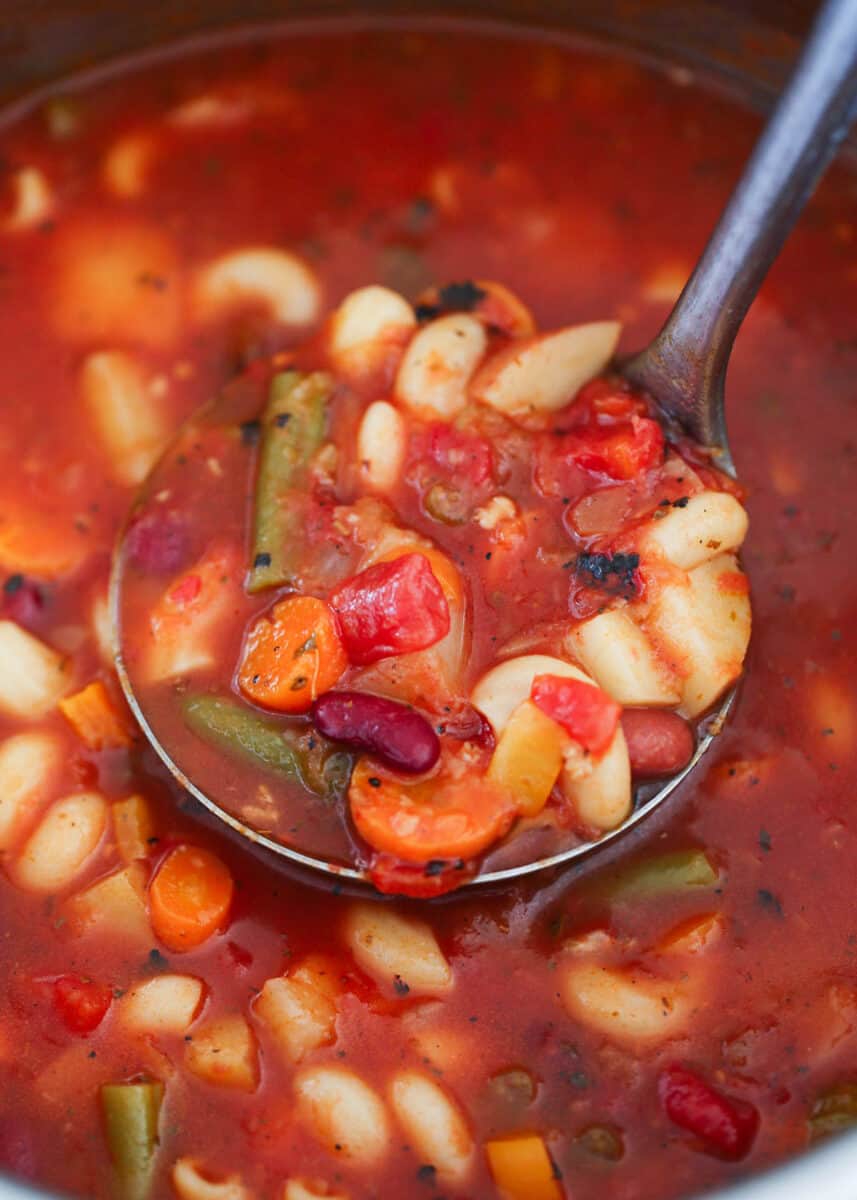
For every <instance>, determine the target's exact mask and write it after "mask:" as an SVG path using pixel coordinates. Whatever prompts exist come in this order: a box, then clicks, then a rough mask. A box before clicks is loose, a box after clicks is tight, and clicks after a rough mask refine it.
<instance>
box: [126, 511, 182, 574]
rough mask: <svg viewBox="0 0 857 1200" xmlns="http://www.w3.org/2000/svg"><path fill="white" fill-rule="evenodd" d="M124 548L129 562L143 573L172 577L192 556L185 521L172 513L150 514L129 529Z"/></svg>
mask: <svg viewBox="0 0 857 1200" xmlns="http://www.w3.org/2000/svg"><path fill="white" fill-rule="evenodd" d="M125 546H126V550H127V553H128V557H129V559H130V561H131V562H132V563H133V564H134V566H135V567H138V568H139V569H140V570H142V571H152V572H153V573H155V574H163V575H166V574H170V573H172V572H173V571H177V570H178V569H179V567H181V566H182V565H183V564H184V563H185V562H186V561H187V559H188V557H189V554H190V537H189V534H188V529H187V525H186V523H185V521H184V518H183V517H182V516H181V515H180V514H179V513H177V512H173V511H171V510H170V509H165V510H156V511H153V512H147V513H145V514H144V515H143V516H141V517H139V518H138V519H137V520H135V521H134V522H133V524H132V525H131V526H130V527H129V529H128V533H127V535H126V539H125Z"/></svg>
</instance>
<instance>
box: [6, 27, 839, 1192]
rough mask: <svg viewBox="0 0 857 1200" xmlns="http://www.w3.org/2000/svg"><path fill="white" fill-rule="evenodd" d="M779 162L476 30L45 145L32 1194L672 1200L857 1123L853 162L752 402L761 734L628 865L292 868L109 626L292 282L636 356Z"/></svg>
mask: <svg viewBox="0 0 857 1200" xmlns="http://www.w3.org/2000/svg"><path fill="white" fill-rule="evenodd" d="M756 131H757V122H756V119H755V118H752V117H749V116H747V115H746V114H745V113H744V112H743V111H742V110H741V109H740V108H738V107H736V106H735V105H734V104H732V103H731V102H729V101H727V100H726V99H723V98H720V97H718V96H716V95H712V93H711V92H710V91H706V90H704V89H703V88H701V87H697V86H696V85H695V83H694V81H693V80H691V79H689V78H688V77H687V75H686V74H685V73H683V72H677V73H675V72H674V73H670V72H667V73H663V74H662V73H659V72H657V71H655V70H653V69H649V68H646V67H642V66H639V65H635V64H632V63H629V62H627V61H621V60H617V59H614V58H610V57H602V56H599V55H596V54H594V53H589V52H587V53H584V52H582V51H580V50H577V49H574V48H568V47H565V46H561V45H553V44H547V43H543V42H539V41H522V40H514V39H511V38H506V37H500V36H497V35H495V34H491V35H490V36H489V35H485V34H479V33H476V32H474V31H467V30H461V29H455V28H454V27H450V28H448V29H443V30H440V29H439V30H437V31H435V32H431V31H426V30H422V31H418V30H414V31H404V30H402V29H388V30H377V31H365V32H360V33H357V32H354V31H349V32H339V33H336V32H328V33H321V32H319V33H315V34H301V35H300V36H292V37H283V38H282V39H278V38H265V39H264V40H258V41H255V42H248V43H241V42H237V41H236V42H232V43H228V44H225V45H223V46H220V47H218V48H216V49H212V50H210V51H208V52H197V53H196V54H195V55H194V56H192V57H189V56H185V57H178V58H172V59H162V60H161V61H160V62H155V63H152V64H149V65H147V66H145V67H144V68H142V69H140V70H135V71H129V72H127V73H123V74H118V75H116V76H114V77H113V78H111V79H107V80H104V81H103V82H101V83H98V84H97V85H93V86H90V87H87V88H85V89H83V90H79V91H70V92H67V93H63V94H62V95H60V94H57V95H56V96H55V97H54V98H52V99H49V100H47V101H45V102H42V103H40V104H38V105H37V106H35V107H34V108H33V109H32V111H30V112H29V113H28V114H26V115H24V116H23V117H22V118H20V119H18V120H17V121H16V122H15V123H14V124H8V125H7V126H6V127H5V129H4V131H3V133H2V142H1V143H0V144H2V164H3V166H2V170H3V175H2V188H3V190H2V208H0V268H2V270H0V327H2V329H3V330H4V333H5V335H6V336H5V337H4V371H3V384H2V390H0V397H2V417H3V419H2V427H0V462H2V470H1V471H0V567H2V571H3V598H2V603H3V613H2V620H0V733H2V742H0V853H2V856H3V868H4V870H3V877H2V880H0V905H2V922H3V931H4V942H3V946H4V949H3V953H2V956H0V989H2V992H0V994H2V996H3V1003H2V1007H0V1075H2V1079H3V1085H4V1086H3V1100H2V1101H0V1163H2V1164H3V1165H4V1166H5V1167H7V1168H8V1169H9V1170H10V1171H12V1172H14V1173H16V1174H18V1175H22V1176H25V1177H27V1178H29V1179H31V1180H35V1181H37V1182H38V1183H40V1184H43V1185H45V1186H47V1187H54V1188H57V1189H63V1190H66V1191H70V1192H72V1193H76V1194H80V1195H92V1196H99V1197H101V1196H104V1197H109V1196H128V1197H133V1198H134V1200H138V1198H139V1200H143V1198H145V1197H146V1196H153V1197H157V1196H170V1195H179V1196H180V1197H183V1198H193V1197H200V1198H202V1197H205V1196H218V1197H219V1196H222V1197H229V1198H230V1200H231V1198H236V1200H237V1198H241V1197H260V1198H261V1197H277V1198H279V1197H283V1198H284V1200H307V1197H310V1198H311V1197H317V1196H329V1197H350V1198H352V1200H358V1198H361V1197H372V1196H408V1197H410V1196H414V1197H419V1196H423V1195H425V1196H427V1197H437V1196H446V1197H453V1196H469V1197H477V1196H478V1197H482V1196H485V1197H493V1196H510V1197H513V1198H516V1197H521V1198H522V1200H523V1198H524V1197H528V1198H530V1197H538V1198H541V1197H544V1198H549V1200H559V1198H561V1197H573V1198H574V1200H587V1198H588V1197H593V1198H594V1197H596V1196H597V1197H599V1198H600V1197H608V1198H616V1200H619V1198H624V1200H631V1198H634V1200H656V1198H657V1200H666V1198H669V1197H681V1196H690V1195H692V1194H694V1193H695V1192H697V1191H700V1190H702V1189H703V1188H705V1187H708V1186H711V1185H713V1184H715V1183H717V1182H719V1181H724V1180H728V1179H731V1178H733V1177H735V1176H736V1175H739V1174H743V1173H746V1172H748V1171H750V1170H752V1169H757V1168H759V1167H762V1166H764V1165H766V1164H769V1163H771V1162H774V1161H776V1160H778V1159H780V1158H782V1157H784V1156H786V1155H788V1154H793V1153H796V1152H798V1151H799V1150H801V1149H803V1148H804V1147H805V1146H807V1145H808V1144H809V1142H810V1141H811V1140H813V1139H814V1138H816V1137H818V1136H821V1135H823V1134H825V1133H829V1132H831V1131H832V1130H834V1129H836V1128H840V1127H842V1126H844V1125H846V1124H848V1123H849V1122H850V1121H851V1120H852V1119H857V1053H855V1049H854V1045H855V1042H854V1029H855V1024H857V967H855V959H854V939H855V936H857V930H855V929H854V928H853V922H852V913H853V904H852V903H851V901H850V887H851V883H852V880H853V878H854V873H855V868H857V845H855V830H854V821H853V819H852V817H851V813H850V801H851V796H850V791H851V789H850V787H849V779H850V778H851V777H852V774H853V766H854V762H853V760H854V738H855V735H857V713H855V708H854V705H855V694H854V685H853V680H852V673H853V649H852V648H850V646H849V637H850V630H851V626H852V623H853V617H854V613H855V607H857V580H855V576H854V572H853V567H852V564H851V561H850V550H849V548H850V547H851V546H852V545H853V543H854V537H855V524H857V516H855V514H854V513H853V511H851V509H850V508H849V507H848V506H847V505H846V504H845V503H844V502H843V497H844V496H846V495H848V489H849V488H850V487H851V486H853V484H852V480H853V473H854V456H855V447H857V417H855V409H854V384H853V378H854V368H855V359H857V341H855V337H854V328H853V318H852V313H853V310H854V299H855V296H854V293H855V288H857V266H855V261H857V260H855V250H854V246H855V241H854V239H855V227H854V225H853V224H852V219H853V209H854V184H853V182H852V180H851V178H850V176H848V175H847V174H845V173H844V172H841V173H839V174H837V173H835V172H834V173H833V174H832V175H831V177H830V179H829V180H828V181H827V183H826V184H825V185H824V187H823V189H822V191H821V193H820V194H819V197H818V198H817V199H816V200H815V201H814V203H813V205H812V206H811V208H810V210H809V212H808V214H807V217H806V219H805V220H804V222H803V223H802V226H801V228H800V229H799V230H798V231H797V232H796V234H795V235H794V237H793V239H792V241H791V243H790V245H789V247H788V249H787V250H786V252H785V253H784V255H783V258H782V260H781V262H780V263H779V264H778V265H777V267H776V268H775V270H774V272H773V273H772V276H771V278H770V280H769V282H768V283H767V284H766V287H765V289H764V291H763V294H762V296H761V297H760V299H759V301H758V302H757V304H756V305H755V307H754V309H753V312H752V313H751V315H750V317H749V319H748V322H747V325H746V328H745V329H744V331H743V332H742V335H741V337H740V339H739V344H738V346H737V348H736V353H735V361H734V365H733V367H732V370H731V374H730V395H729V402H730V429H731V431H732V439H733V448H734V451H735V457H736V460H737V464H738V470H739V474H740V476H741V478H742V481H743V482H744V483H745V484H746V486H747V498H746V504H747V507H748V510H749V512H750V517H751V530H752V532H751V536H750V539H749V540H748V542H747V545H746V547H745V550H744V565H745V567H746V568H747V570H748V573H749V576H750V581H751V586H752V591H753V600H754V639H753V643H752V645H751V649H750V654H749V657H748V663H747V677H746V680H745V682H744V684H743V687H742V692H741V695H740V697H739V703H738V706H737V709H736V713H735V717H734V720H733V721H732V722H731V724H730V725H729V726H728V728H727V729H726V731H725V732H724V733H723V734H722V735H721V736H720V737H719V738H718V740H717V743H716V745H715V748H714V749H713V750H712V751H711V752H710V753H709V754H708V755H707V756H706V758H705V760H704V763H703V765H702V766H701V767H700V769H699V772H698V773H696V774H694V776H693V778H692V780H691V781H689V783H688V784H687V785H684V786H683V788H682V789H681V790H680V791H679V792H678V793H677V796H676V798H675V799H674V800H673V801H671V802H670V805H669V808H668V811H667V812H663V813H661V814H660V815H659V816H658V817H657V818H655V819H653V820H652V821H651V822H650V823H648V824H647V825H646V826H645V828H644V829H642V830H641V831H640V832H639V833H638V834H637V835H634V836H633V837H632V838H629V839H628V841H627V842H626V843H625V844H624V846H623V847H622V849H621V853H618V852H615V851H613V852H611V854H610V856H609V861H606V862H605V861H604V860H599V861H600V862H601V864H602V865H601V866H600V867H599V869H598V870H597V872H596V871H595V870H594V869H591V868H590V869H587V870H586V871H584V872H576V873H574V874H571V873H566V874H565V875H558V876H554V877H545V878H542V879H540V880H538V881H537V882H532V881H531V882H528V883H526V884H521V885H519V886H517V887H514V888H508V889H505V890H502V891H501V890H498V891H496V892H479V891H473V892H468V893H467V894H464V895H459V896H455V897H452V898H449V899H447V900H445V901H443V902H436V903H431V904H426V903H423V904H420V903H416V902H411V903H408V902H404V901H396V902H390V901H381V900H377V899H373V898H372V897H371V896H369V895H367V894H365V893H359V894H350V893H349V892H348V890H347V889H344V888H342V887H337V886H332V885H325V884H324V883H323V882H321V881H320V880H318V879H316V878H298V877H297V876H295V875H291V874H288V873H287V872H285V871H284V870H283V869H281V868H280V867H278V866H274V865H272V864H271V863H270V862H269V861H268V860H266V859H264V858H261V857H259V856H256V855H254V854H253V853H252V852H251V851H250V850H249V849H248V848H247V847H246V846H244V845H236V844H234V843H232V842H231V841H230V840H229V838H228V836H227V835H226V833H225V832H224V831H223V830H222V829H221V828H219V827H216V826H214V825H213V824H212V823H211V821H210V820H209V819H207V818H206V817H205V816H204V815H203V814H201V813H200V811H199V810H198V809H197V807H196V805H195V804H193V803H192V802H191V801H190V800H189V799H188V798H187V797H184V796H183V795H182V794H181V793H180V792H179V791H178V789H177V788H176V786H175V785H174V784H173V783H172V781H171V780H170V779H169V777H168V776H167V775H166V773H165V772H164V770H163V769H162V768H161V767H160V765H159V764H158V762H157V760H156V759H155V758H154V756H153V754H152V753H151V751H150V750H148V749H147V747H146V744H145V742H144V741H143V739H142V738H141V737H140V736H139V734H137V733H136V732H135V730H134V727H133V722H132V721H131V718H130V715H129V714H128V713H127V712H126V711H125V710H124V709H123V707H122V703H121V699H120V693H119V690H118V687H117V683H116V679H115V674H114V670H113V660H112V651H111V647H110V641H109V636H108V619H107V579H108V574H109V567H110V555H111V550H112V546H113V541H114V538H115V536H116V534H117V532H118V530H119V528H120V525H121V523H122V521H123V519H124V515H125V513H126V510H127V508H128V506H129V504H130V503H131V501H132V499H133V496H134V494H135V489H136V487H137V485H138V484H139V483H140V481H141V480H142V479H143V477H144V476H145V474H146V472H147V470H148V468H149V466H150V465H151V464H152V462H153V461H154V460H155V458H156V457H157V455H158V454H159V453H160V450H161V449H162V448H163V446H164V445H165V444H166V443H167V442H168V441H169V439H170V437H171V436H172V435H173V433H174V432H175V431H176V430H177V429H178V427H179V425H180V424H181V422H182V421H183V420H184V419H186V418H187V416H188V415H189V414H190V413H191V412H192V411H193V410H194V409H196V408H197V407H198V406H199V405H200V404H201V403H203V402H204V401H207V400H209V399H210V398H211V397H212V396H214V395H215V394H217V393H218V392H220V391H221V389H222V388H223V387H224V385H225V384H226V383H227V382H228V381H229V380H231V379H233V378H234V377H235V376H236V375H237V374H239V373H241V372H246V371H247V370H248V369H249V370H250V371H251V372H252V370H253V369H254V368H253V364H254V363H258V362H260V361H264V360H265V359H266V358H267V357H269V356H270V355H272V354H273V355H276V354H279V353H281V352H283V351H287V350H288V349H289V348H290V347H292V346H294V345H297V344H298V342H299V341H300V340H301V339H302V338H305V337H306V335H307V332H308V328H309V327H310V325H311V323H312V320H311V318H312V314H308V313H307V312H306V311H300V310H295V308H294V307H290V306H289V304H287V303H286V300H285V299H284V296H285V295H286V293H287V292H288V289H287V288H285V289H284V288H281V287H279V286H274V285H270V281H269V284H268V285H266V287H265V288H263V289H260V288H259V286H258V275H257V274H255V273H254V270H253V262H252V261H251V263H250V265H249V266H248V261H247V257H246V255H247V253H248V252H252V254H257V253H264V254H266V255H270V254H271V253H272V252H274V253H275V254H287V256H288V261H289V262H292V261H293V259H292V257H291V256H297V259H298V260H299V261H300V262H302V263H303V264H305V266H306V268H308V270H309V271H310V272H311V273H312V277H313V279H315V280H317V281H318V288H319V297H318V301H319V304H320V305H321V306H323V307H324V308H332V307H334V306H335V305H337V304H338V303H340V302H341V300H342V298H343V297H344V296H345V295H346V294H347V293H349V292H350V291H352V290H353V289H355V288H357V287H360V286H362V285H365V284H367V283H377V284H381V285H383V286H386V287H389V288H392V289H395V290H396V291H398V292H401V293H402V295H404V296H405V297H407V298H408V299H409V300H416V298H417V297H418V296H419V295H420V294H421V293H422V292H423V290H424V289H425V288H426V287H428V286H429V285H431V284H432V283H433V282H434V281H437V280H441V281H443V280H461V279H462V278H465V277H466V278H473V279H499V280H502V281H503V282H504V283H505V284H507V285H508V286H509V287H510V288H512V289H513V290H514V291H515V292H516V293H517V294H519V295H520V296H522V297H524V298H525V299H526V301H527V302H528V304H529V305H530V307H531V308H532V311H533V314H534V317H535V319H536V321H537V323H538V325H539V327H540V328H544V329H553V328H557V327H560V326H563V325H568V324H570V323H575V322H583V321H588V320H591V319H593V318H594V317H600V318H605V319H611V318H615V319H618V320H621V321H622V322H623V324H624V333H623V341H622V348H624V349H632V348H634V347H635V346H638V345H641V344H643V343H644V342H645V341H646V339H647V338H648V337H649V336H651V334H652V333H653V332H654V331H655V329H656V328H657V326H658V324H659V322H660V321H661V320H662V319H663V316H664V315H665V313H666V311H667V310H668V307H669V305H670V303H671V302H672V300H673V299H674V297H675V295H676V293H677V291H678V289H679V288H680V286H681V284H682V282H683V280H684V278H685V277H686V275H687V272H688V270H689V268H690V266H691V264H692V262H693V259H694V257H695V255H696V254H697V253H698V251H699V249H700V247H701V245H702V242H703V240H704V237H705V235H706V233H707V231H708V229H709V228H710V226H711V224H712V222H713V220H714V218H715V216H716V214H717V211H718V209H719V206H720V205H721V204H722V201H723V200H724V198H725V197H726V195H727V193H728V190H729V187H730V185H731V183H732V182H733V180H734V178H735V177H736V175H737V172H738V170H739V169H740V165H741V163H742V162H743V159H744V157H745V156H746V153H747V151H748V149H749V147H750V145H751V143H752V139H753V137H754V135H755V133H756ZM241 255H244V256H245V257H244V258H243V259H242V258H241ZM278 261H281V260H278ZM256 266H258V261H256ZM280 282H281V283H282V278H281V279H280ZM560 499H561V497H560ZM512 584H513V585H514V580H512ZM498 590H500V589H499V588H498ZM498 611H499V612H500V614H501V615H500V616H499V617H497V618H496V619H497V620H503V619H506V618H504V617H503V615H502V612H503V606H502V604H498ZM510 624H511V620H510ZM511 632H514V629H513V630H511Z"/></svg>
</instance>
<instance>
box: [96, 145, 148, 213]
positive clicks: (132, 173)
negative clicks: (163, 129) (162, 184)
mask: <svg viewBox="0 0 857 1200" xmlns="http://www.w3.org/2000/svg"><path fill="white" fill-rule="evenodd" d="M157 153H158V138H157V137H156V136H155V134H154V133H152V132H150V131H149V130H144V129H139V130H135V131H134V132H132V133H126V134H124V135H123V136H122V137H121V138H119V139H118V140H117V141H115V142H114V143H113V145H112V146H111V147H110V149H109V150H108V151H107V154H106V155H105V157H104V162H103V164H102V167H101V177H102V179H103V180H104V184H105V186H106V188H107V190H108V191H110V192H112V193H113V195H114V196H118V197H119V198H120V199H122V200H129V199H133V198H134V197H135V196H140V195H142V193H143V192H144V191H145V190H146V185H147V183H148V176H149V169H150V167H151V165H152V163H153V162H154V160H155V158H156V156H157Z"/></svg>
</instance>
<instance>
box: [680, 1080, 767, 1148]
mask: <svg viewBox="0 0 857 1200" xmlns="http://www.w3.org/2000/svg"><path fill="white" fill-rule="evenodd" d="M658 1095H659V1097H660V1101H661V1104H662V1105H663V1109H664V1112H665V1113H666V1114H667V1116H668V1117H669V1119H670V1120H671V1121H672V1122H673V1123H674V1124H675V1125H678V1126H679V1128H680V1129H686V1130H687V1131H688V1132H689V1133H692V1134H694V1135H695V1136H696V1137H698V1138H699V1139H700V1141H702V1142H703V1143H704V1145H705V1149H706V1150H708V1151H709V1152H710V1153H713V1154H717V1155H718V1156H719V1157H721V1158H727V1159H730V1160H732V1161H733V1162H734V1161H736V1160H737V1159H739V1158H743V1157H744V1155H745V1154H746V1153H747V1152H748V1150H749V1149H750V1147H751V1146H752V1144H753V1140H754V1138H755V1137H756V1132H757V1130H758V1128H759V1114H758V1112H757V1111H756V1109H755V1108H754V1107H753V1105H752V1104H750V1103H749V1102H748V1101H746V1100H737V1099H735V1098H734V1097H732V1096H724V1095H723V1094H722V1093H721V1092H718V1091H715V1089H714V1088H713V1087H711V1086H710V1085H709V1084H708V1083H706V1082H705V1080H704V1079H702V1078H700V1076H699V1075H697V1074H695V1073H694V1072H693V1071H689V1070H688V1069H687V1067H682V1066H679V1065H677V1064H673V1065H672V1066H669V1067H666V1068H665V1069H664V1070H663V1071H661V1073H660V1075H659V1076H658Z"/></svg>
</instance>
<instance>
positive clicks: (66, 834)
mask: <svg viewBox="0 0 857 1200" xmlns="http://www.w3.org/2000/svg"><path fill="white" fill-rule="evenodd" d="M106 825H107V802H106V800H105V799H104V797H103V796H102V795H100V793H98V792H77V793H75V794H74V795H72V796H65V797H64V798H63V799H62V800H57V801H56V802H55V803H54V804H52V805H51V807H50V808H49V809H48V811H47V812H46V813H45V815H44V816H43V817H42V819H41V821H40V822H39V824H38V825H37V826H36V828H35V829H34V831H33V832H32V833H31V834H30V836H29V838H28V839H27V841H26V842H25V843H24V845H23V847H22V849H21V851H20V853H19V854H18V856H17V858H16V859H15V860H14V862H13V863H12V865H11V869H10V874H11V876H12V880H13V882H14V883H16V884H17V885H18V886H19V887H21V888H24V889H25V890H26V891H28V892H60V891H64V890H65V888H67V887H68V886H69V885H70V884H71V883H72V882H73V880H74V879H75V877H76V876H77V875H78V874H79V873H80V871H81V870H82V869H83V867H84V866H85V865H86V863H87V861H88V859H89V858H90V856H91V855H92V854H93V853H94V851H95V849H96V847H97V846H98V843H99V842H100V841H101V837H102V835H103V833H104V830H105V827H106Z"/></svg>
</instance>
